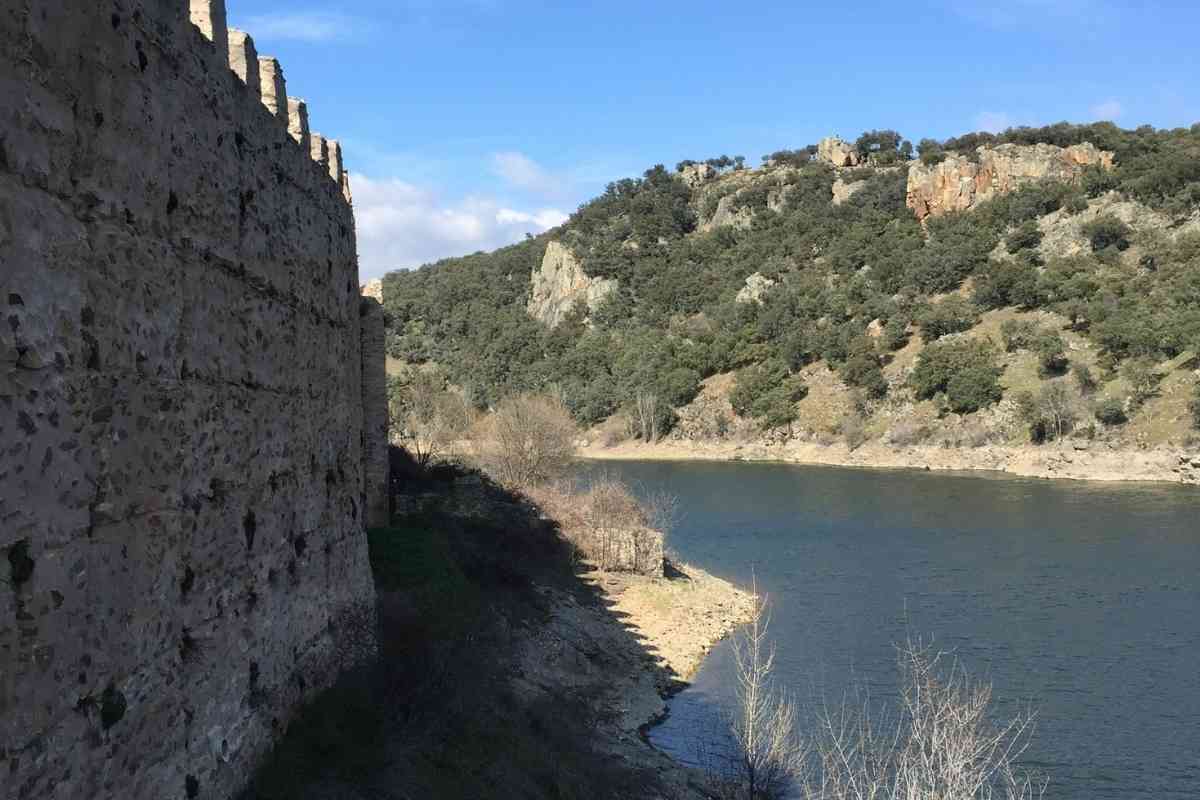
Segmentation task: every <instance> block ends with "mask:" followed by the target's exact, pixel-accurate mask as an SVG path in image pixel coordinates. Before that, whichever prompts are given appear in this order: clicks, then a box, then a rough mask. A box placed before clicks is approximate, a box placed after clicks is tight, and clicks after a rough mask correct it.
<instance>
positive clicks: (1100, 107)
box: [1091, 100, 1124, 121]
mask: <svg viewBox="0 0 1200 800" xmlns="http://www.w3.org/2000/svg"><path fill="white" fill-rule="evenodd" d="M1123 110H1124V109H1122V108H1121V104H1120V103H1119V102H1118V101H1116V100H1105V101H1104V102H1103V103H1097V104H1096V105H1094V106H1092V108H1091V114H1092V119H1095V120H1105V121H1112V120H1115V119H1117V118H1118V117H1120V116H1121V112H1122V111H1123Z"/></svg>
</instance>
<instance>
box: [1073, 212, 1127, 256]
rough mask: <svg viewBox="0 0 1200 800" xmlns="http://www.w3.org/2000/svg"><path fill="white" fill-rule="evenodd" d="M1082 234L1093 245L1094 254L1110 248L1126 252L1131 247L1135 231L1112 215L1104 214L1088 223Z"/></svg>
mask: <svg viewBox="0 0 1200 800" xmlns="http://www.w3.org/2000/svg"><path fill="white" fill-rule="evenodd" d="M1080 232H1081V233H1083V235H1084V237H1085V238H1086V239H1087V240H1088V242H1089V243H1090V244H1091V245H1092V252H1099V251H1101V250H1105V249H1107V248H1109V247H1115V248H1117V249H1118V250H1124V249H1126V248H1128V247H1129V237H1130V236H1131V235H1132V234H1133V229H1132V228H1130V227H1129V226H1128V225H1126V224H1125V223H1124V222H1122V221H1121V220H1120V219H1118V218H1117V217H1116V216H1114V215H1112V214H1104V215H1102V216H1099V217H1096V218H1095V219H1094V220H1092V221H1091V222H1087V223H1085V224H1084V225H1083V227H1082V228H1080Z"/></svg>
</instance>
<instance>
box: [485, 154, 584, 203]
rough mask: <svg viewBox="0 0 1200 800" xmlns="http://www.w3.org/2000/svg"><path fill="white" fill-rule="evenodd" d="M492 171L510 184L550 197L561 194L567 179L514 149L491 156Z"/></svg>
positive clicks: (565, 186)
mask: <svg viewBox="0 0 1200 800" xmlns="http://www.w3.org/2000/svg"><path fill="white" fill-rule="evenodd" d="M492 172H493V173H494V174H495V175H496V176H497V177H499V178H501V179H503V180H504V181H506V182H507V183H509V184H510V185H512V186H514V187H516V188H518V189H523V190H525V191H528V192H535V193H537V194H541V195H546V196H550V197H554V196H561V195H562V194H563V193H564V192H565V191H566V189H567V184H568V183H569V179H567V178H565V177H562V176H559V175H555V174H553V173H552V172H550V171H549V170H547V169H546V168H545V167H543V166H542V165H541V164H538V163H537V162H536V161H534V160H533V159H532V158H530V157H529V156H527V155H525V154H524V153H518V152H514V151H509V152H504V153H496V154H494V155H493V156H492Z"/></svg>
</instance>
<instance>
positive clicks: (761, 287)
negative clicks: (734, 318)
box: [735, 272, 775, 306]
mask: <svg viewBox="0 0 1200 800" xmlns="http://www.w3.org/2000/svg"><path fill="white" fill-rule="evenodd" d="M773 286H775V281H773V280H771V279H770V278H768V277H766V276H764V275H763V274H762V273H760V272H756V273H754V274H753V275H750V276H748V277H747V278H746V285H745V286H744V287H743V288H742V290H741V291H739V292H738V293H737V297H736V298H735V300H736V301H737V302H738V303H741V304H742V305H747V304H749V303H757V304H758V305H760V306H761V305H762V302H763V300H762V299H763V295H765V294H766V293H767V292H768V291H769V290H770V289H771V288H772V287H773Z"/></svg>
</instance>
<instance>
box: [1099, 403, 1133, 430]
mask: <svg viewBox="0 0 1200 800" xmlns="http://www.w3.org/2000/svg"><path fill="white" fill-rule="evenodd" d="M1092 413H1094V414H1095V415H1096V419H1097V420H1099V421H1100V422H1103V423H1104V424H1105V425H1124V424H1125V423H1126V422H1128V421H1129V417H1128V416H1127V415H1126V414H1125V404H1124V403H1122V402H1121V401H1120V400H1117V399H1116V398H1112V397H1110V398H1108V399H1105V400H1101V401H1100V402H1099V403H1096V407H1095V409H1093V412H1092Z"/></svg>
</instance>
